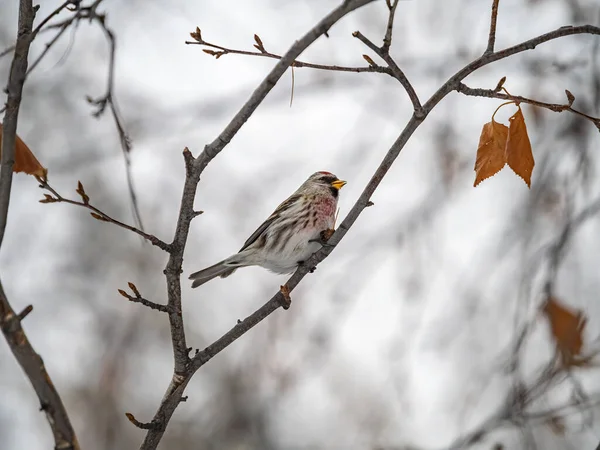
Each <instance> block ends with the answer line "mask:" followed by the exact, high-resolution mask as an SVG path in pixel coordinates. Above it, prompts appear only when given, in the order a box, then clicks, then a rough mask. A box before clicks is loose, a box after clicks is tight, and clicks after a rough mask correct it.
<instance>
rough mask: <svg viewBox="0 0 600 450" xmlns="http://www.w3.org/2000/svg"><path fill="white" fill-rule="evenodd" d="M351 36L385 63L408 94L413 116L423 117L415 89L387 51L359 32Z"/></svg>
mask: <svg viewBox="0 0 600 450" xmlns="http://www.w3.org/2000/svg"><path fill="white" fill-rule="evenodd" d="M394 10H395V8H394ZM391 14H392V12H391V11H390V15H391ZM352 36H354V37H355V38H357V39H358V40H359V41H361V42H362V43H363V44H365V45H366V46H367V47H369V48H370V49H371V50H373V51H374V52H375V53H376V54H377V56H379V57H380V58H381V59H383V60H384V61H385V62H386V63H387V65H388V68H389V69H390V70H391V72H392V76H393V77H394V78H395V79H396V80H398V81H399V82H400V84H401V85H402V87H403V88H404V90H405V91H406V93H407V94H408V97H409V98H410V101H411V102H412V104H413V109H414V111H415V114H416V115H417V116H418V117H424V116H423V107H422V106H421V101H420V100H419V96H418V95H417V92H416V91H415V88H414V87H413V85H412V84H411V83H410V81H408V78H407V77H406V75H405V74H404V72H403V71H402V69H400V67H399V66H398V64H396V61H394V59H393V58H392V57H391V56H390V54H389V52H388V50H389V49H387V50H384V47H377V46H376V45H375V44H374V43H373V42H372V41H371V40H370V39H368V38H367V37H365V36H364V35H363V34H362V33H361V32H360V31H355V32H354V33H352ZM389 42H390V43H391V36H390V41H389Z"/></svg>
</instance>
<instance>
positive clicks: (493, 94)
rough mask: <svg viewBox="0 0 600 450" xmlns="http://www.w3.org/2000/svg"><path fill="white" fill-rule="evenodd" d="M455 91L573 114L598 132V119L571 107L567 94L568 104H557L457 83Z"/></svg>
mask: <svg viewBox="0 0 600 450" xmlns="http://www.w3.org/2000/svg"><path fill="white" fill-rule="evenodd" d="M456 90H457V91H458V92H460V93H461V94H464V95H468V96H471V97H486V98H498V99H501V100H512V101H514V102H515V103H528V104H530V105H533V106H539V107H540V108H545V109H549V110H550V111H554V112H563V111H570V112H572V113H573V114H576V115H578V116H581V117H583V118H585V119H587V120H589V121H590V122H592V123H593V124H594V125H595V126H596V128H598V130H600V119H599V118H596V117H592V116H589V115H587V114H585V113H583V112H581V111H579V110H576V109H574V108H572V107H571V105H572V104H573V101H574V100H575V98H574V97H572V94H570V93H568V94H567V101H568V103H566V104H559V103H546V102H540V101H537V100H533V99H530V98H527V97H521V96H520V95H511V94H505V93H503V92H499V91H497V90H493V89H478V88H477V89H474V88H470V87H468V86H467V85H465V84H463V83H459V84H458V87H457V88H456ZM570 95H571V97H570Z"/></svg>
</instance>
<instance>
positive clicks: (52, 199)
mask: <svg viewBox="0 0 600 450" xmlns="http://www.w3.org/2000/svg"><path fill="white" fill-rule="evenodd" d="M37 180H38V181H39V183H40V187H41V188H42V189H45V190H47V191H48V192H51V193H52V195H48V194H45V198H44V199H43V200H40V202H42V203H69V204H71V205H76V206H81V207H83V208H86V209H89V210H90V211H92V212H91V213H90V214H91V215H92V217H94V218H95V219H97V220H101V221H104V222H110V223H112V224H115V225H117V226H119V227H121V228H124V229H126V230H129V231H133V232H134V233H135V234H138V235H140V236H141V237H143V238H144V239H146V240H147V241H149V242H150V243H151V244H152V245H155V246H156V247H158V248H160V249H161V250H164V251H166V252H168V251H170V245H169V244H167V243H166V242H164V241H162V240H160V239H159V238H157V237H156V236H154V235H152V234H149V233H146V232H145V231H142V230H140V229H138V228H136V227H133V226H131V225H127V224H126V223H123V222H121V221H119V220H117V219H113V218H112V217H111V216H109V215H108V214H106V213H105V212H103V211H101V210H100V209H98V208H96V207H95V206H93V205H91V204H90V203H89V198H87V200H86V199H85V198H82V201H77V200H71V199H68V198H65V197H63V196H62V195H60V194H59V193H58V192H57V191H56V190H55V189H54V188H53V187H52V186H50V184H48V180H43V179H41V178H38V179H37ZM79 184H80V185H81V183H79ZM77 192H78V193H79V191H77ZM80 195H81V194H80Z"/></svg>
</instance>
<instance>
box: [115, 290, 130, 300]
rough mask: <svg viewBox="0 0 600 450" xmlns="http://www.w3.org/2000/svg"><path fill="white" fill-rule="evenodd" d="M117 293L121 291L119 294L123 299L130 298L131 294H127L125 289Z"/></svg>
mask: <svg viewBox="0 0 600 450" xmlns="http://www.w3.org/2000/svg"><path fill="white" fill-rule="evenodd" d="M117 291H119V294H121V295H122V296H123V297H125V298H129V294H128V293H127V292H125V291H124V290H123V289H117Z"/></svg>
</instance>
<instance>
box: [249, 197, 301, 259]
mask: <svg viewBox="0 0 600 450" xmlns="http://www.w3.org/2000/svg"><path fill="white" fill-rule="evenodd" d="M300 197H302V196H301V195H299V194H294V195H292V196H290V197H288V199H287V200H285V201H284V202H283V203H282V204H281V205H279V206H278V207H277V209H276V210H275V211H273V214H271V215H270V216H269V218H268V219H267V220H265V221H264V222H263V223H262V224H261V225H260V227H258V228H257V229H256V231H255V232H254V233H252V234H251V235H250V237H249V238H248V239H247V240H246V242H244V245H243V246H242V248H241V249H240V252H242V251H244V250H246V249H247V248H248V247H249V246H251V245H252V244H253V243H254V242H255V241H256V240H257V239H258V238H259V237H260V235H261V234H263V233H264V232H265V231H266V230H267V228H269V225H271V224H272V223H273V222H274V221H275V220H277V219H278V218H279V217H280V216H281V213H283V212H284V211H286V210H288V209H289V208H290V207H291V206H292V205H294V204H295V203H296V202H297V201H298V200H300Z"/></svg>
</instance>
